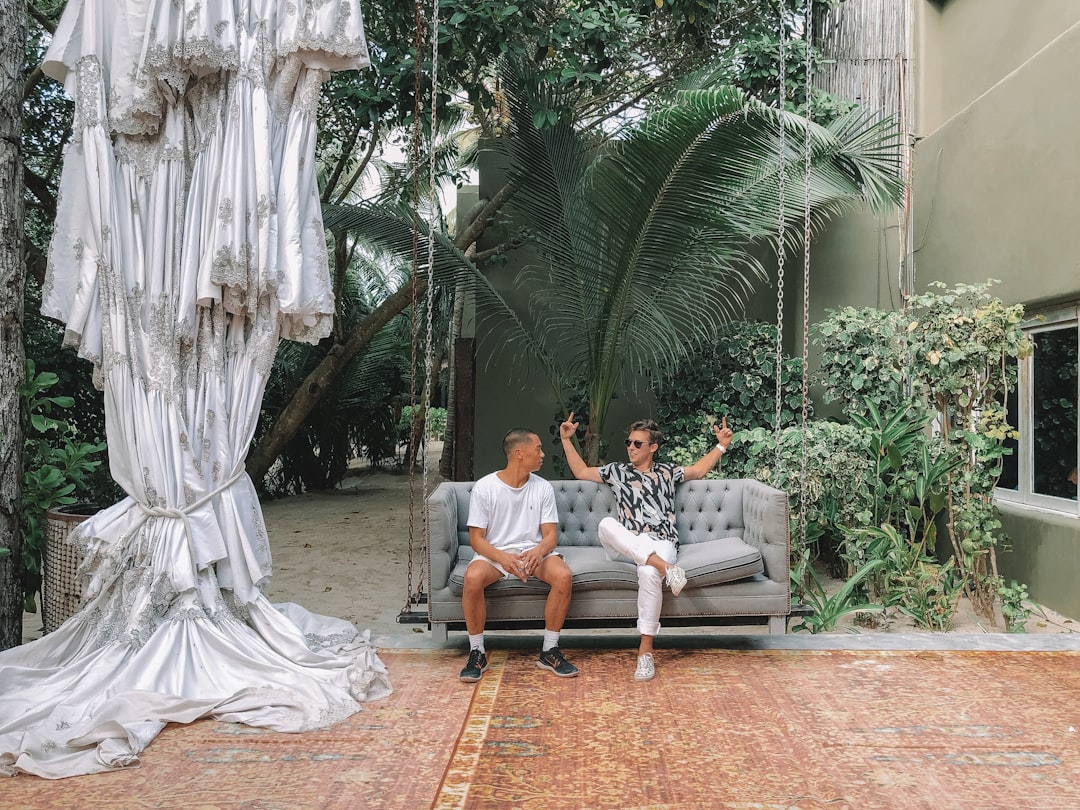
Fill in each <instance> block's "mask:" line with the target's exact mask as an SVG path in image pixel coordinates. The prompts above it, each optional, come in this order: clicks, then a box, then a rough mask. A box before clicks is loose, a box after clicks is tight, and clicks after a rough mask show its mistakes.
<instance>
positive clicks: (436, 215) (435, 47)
mask: <svg viewBox="0 0 1080 810" xmlns="http://www.w3.org/2000/svg"><path fill="white" fill-rule="evenodd" d="M438 87H439V0H432V3H431V142H430V143H429V144H428V153H429V154H428V188H429V191H430V194H431V203H432V204H431V210H432V220H433V221H432V223H431V225H430V227H429V230H428V253H427V354H426V355H425V358H424V385H425V393H424V407H425V408H427V409H430V407H431V395H432V390H431V388H432V386H431V378H432V371H433V369H432V367H433V366H434V365H435V339H434V334H435V330H434V309H435V227H436V225H437V224H439V222H438V220H439V219H441V215H442V209H441V206H440V205H439V190H438V188H436V185H435V183H436V170H435V167H436V160H435V132H436V127H435V124H436V112H437V109H438V93H437V90H438ZM420 449H421V451H422V452H423V454H424V466H423V470H424V476H423V482H424V484H423V488H422V492H423V500H422V504H423V514H422V518H423V524H424V548H430V547H431V526H430V524H429V523H428V519H427V498H428V453H427V413H425V415H424V431H423V435H422V436H421V437H420ZM420 566H421V567H420V572H421V573H420V576H419V579H421V580H424V579H426V581H427V592H428V594H430V593H431V571H430V570H427V576H426V577H425V576H424V571H425V569H427V568H428V566H427V558H426V557H424V558H421V561H420ZM429 610H430V602H429Z"/></svg>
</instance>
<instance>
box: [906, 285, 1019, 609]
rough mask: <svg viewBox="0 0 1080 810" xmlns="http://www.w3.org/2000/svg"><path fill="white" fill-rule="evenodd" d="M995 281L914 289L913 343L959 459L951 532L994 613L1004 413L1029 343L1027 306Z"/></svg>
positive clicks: (916, 370) (978, 596) (1006, 435)
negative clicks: (1006, 296)
mask: <svg viewBox="0 0 1080 810" xmlns="http://www.w3.org/2000/svg"><path fill="white" fill-rule="evenodd" d="M995 283H997V282H995V281H993V280H991V281H989V282H987V283H985V284H974V285H968V284H960V285H957V286H955V287H954V288H952V289H948V288H946V287H945V285H944V284H941V283H939V282H934V283H932V284H931V285H930V286H932V287H937V288H940V289H941V290H943V291H942V292H928V293H925V294H923V295H916V296H912V298H911V299H910V307H911V309H910V311H911V313H912V315H911V321H910V323H909V324H908V344H909V347H910V350H911V353H912V357H913V358H914V359H915V362H913V364H912V375H913V379H914V381H915V384H916V385H917V386H919V387H920V388H921V390H923V391H925V392H926V394H927V396H928V397H929V399H930V402H931V403H932V404H933V407H934V408H935V409H936V411H937V413H938V417H939V418H938V421H937V424H938V425H939V426H940V429H941V432H942V439H943V441H944V443H945V446H946V448H947V451H948V452H949V453H950V454H952V455H953V457H954V458H955V459H956V461H957V463H956V465H955V467H954V468H953V469H952V470H951V472H950V474H949V487H948V490H947V499H948V512H947V514H948V521H947V527H948V531H949V539H950V542H951V544H952V549H953V555H954V557H955V558H956V561H957V568H958V570H959V572H960V573H961V575H962V576H963V577H964V578H965V579H966V580H967V587H968V592H969V594H970V597H971V600H972V605H973V607H974V608H975V610H976V612H978V613H979V614H980V615H982V616H984V617H992V616H993V607H994V602H995V601H996V599H997V598H998V587H999V586H1000V584H1001V583H1000V579H999V577H998V575H997V554H996V547H997V546H998V545H999V544H1000V543H1002V542H1003V541H1004V534H1003V532H1002V530H1001V520H1000V519H999V517H998V514H997V510H996V508H995V507H994V504H993V492H994V486H995V485H996V483H997V480H998V477H999V476H1000V474H1001V465H1002V458H1003V457H1004V456H1005V455H1006V454H1007V453H1008V452H1009V450H1008V449H1007V447H1006V441H1007V440H1008V439H1015V438H1018V434H1017V433H1016V431H1015V430H1013V429H1012V428H1011V427H1010V426H1009V424H1008V421H1007V419H1006V413H1005V408H1004V406H1003V405H1002V404H1001V403H1003V402H1004V401H1005V399H1006V395H1007V393H1008V391H1009V389H1010V388H1012V387H1013V386H1014V385H1015V382H1016V381H1015V379H1014V375H1015V373H1016V371H1015V364H1013V363H1010V362H1008V361H1009V360H1010V359H1013V358H1019V357H1026V356H1027V355H1028V354H1030V353H1031V343H1030V341H1029V340H1028V338H1027V336H1026V334H1025V333H1024V331H1023V330H1022V329H1021V328H1020V322H1021V321H1022V320H1023V307H1022V306H1020V305H1014V306H1006V305H1005V304H1004V303H1003V302H1002V301H1001V300H1000V299H998V298H995V297H993V296H991V295H990V294H989V293H988V288H989V287H990V286H991V285H992V284H995Z"/></svg>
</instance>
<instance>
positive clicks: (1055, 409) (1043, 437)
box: [997, 306, 1080, 515]
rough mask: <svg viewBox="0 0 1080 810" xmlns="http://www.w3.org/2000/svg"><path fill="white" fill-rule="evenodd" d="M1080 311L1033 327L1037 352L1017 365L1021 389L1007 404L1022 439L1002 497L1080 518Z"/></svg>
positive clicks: (1009, 459)
mask: <svg viewBox="0 0 1080 810" xmlns="http://www.w3.org/2000/svg"><path fill="white" fill-rule="evenodd" d="M1077 309H1078V308H1077V307H1075V306H1074V307H1070V308H1068V309H1067V310H1059V311H1057V312H1054V313H1047V314H1044V315H1042V316H1040V318H1039V319H1038V320H1037V321H1033V322H1032V323H1031V324H1030V325H1029V327H1028V334H1029V336H1030V337H1031V341H1032V345H1033V347H1034V351H1033V353H1032V355H1031V357H1027V358H1024V359H1023V360H1021V361H1019V362H1018V363H1017V361H1012V362H1013V363H1016V364H1017V365H1016V371H1017V375H1016V379H1017V384H1016V390H1014V391H1010V392H1009V394H1008V396H1007V397H1006V399H1005V407H1006V410H1007V412H1008V419H1009V424H1010V425H1012V426H1013V428H1015V429H1016V431H1017V432H1018V433H1019V434H1020V438H1019V440H1017V441H1010V442H1008V443H1007V446H1008V447H1009V448H1010V449H1012V451H1013V452H1012V455H1009V456H1006V457H1005V458H1004V459H1003V463H1002V468H1001V477H1000V479H999V480H998V488H997V496H998V497H999V498H1001V499H1002V500H1009V501H1018V502H1021V503H1027V504H1031V505H1033V506H1038V507H1041V508H1045V509H1052V510H1054V511H1061V512H1066V513H1069V514H1073V515H1080V510H1078V508H1077V503H1078V502H1077V484H1076V466H1077V461H1078V458H1080V414H1078V409H1077V400H1078V398H1080V373H1078V372H1080V327H1078V318H1077Z"/></svg>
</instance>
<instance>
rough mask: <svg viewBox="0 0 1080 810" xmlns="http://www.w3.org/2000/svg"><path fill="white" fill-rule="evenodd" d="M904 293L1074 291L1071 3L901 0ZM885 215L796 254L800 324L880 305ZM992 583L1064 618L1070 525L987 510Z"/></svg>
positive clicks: (833, 231)
mask: <svg viewBox="0 0 1080 810" xmlns="http://www.w3.org/2000/svg"><path fill="white" fill-rule="evenodd" d="M915 6H916V16H915V30H914V39H915V44H914V53H913V61H912V76H911V81H912V82H913V87H914V88H915V98H914V120H915V122H916V123H915V126H914V130H915V131H914V133H913V135H914V154H913V158H912V189H911V194H912V227H911V234H910V237H911V238H910V246H911V249H912V251H913V256H914V262H913V267H914V275H913V284H914V289H916V290H919V291H921V290H924V289H926V285H927V283H928V282H930V281H943V282H945V283H946V284H950V285H951V284H955V283H959V282H964V283H973V282H982V281H986V280H987V279H989V278H994V279H999V280H1000V281H1001V282H1002V283H1001V284H1000V285H999V286H997V287H996V288H995V292H996V294H997V295H999V296H1000V297H1001V298H1003V299H1004V300H1005V301H1007V302H1009V303H1023V304H1024V305H1025V307H1027V308H1028V310H1029V311H1035V310H1037V309H1038V308H1039V307H1040V306H1042V305H1044V304H1048V303H1050V302H1056V301H1075V300H1077V299H1078V298H1080V225H1078V223H1080V194H1078V191H1077V189H1078V188H1080V137H1078V135H1077V133H1078V132H1080V105H1077V104H1076V102H1075V97H1076V92H1075V89H1074V88H1075V86H1076V76H1077V75H1078V73H1080V2H1076V0H947V1H946V2H929V0H915ZM897 233H898V228H897V223H896V221H895V220H894V221H892V222H889V221H888V220H878V219H876V218H874V217H873V216H870V215H868V214H858V215H853V216H849V217H847V218H845V219H844V220H843V221H842V222H840V223H837V224H836V225H835V226H833V227H831V228H830V229H829V231H828V233H827V234H824V235H823V236H822V238H820V239H819V240H817V242H816V243H815V244H814V248H813V251H812V257H813V262H812V274H813V279H814V282H813V284H812V287H811V311H812V313H814V314H813V315H812V320H816V318H817V317H819V313H821V312H822V311H823V310H824V309H827V308H830V307H839V306H845V305H851V306H877V307H895V306H896V305H897V302H898V294H899V288H900V287H899V282H898V280H897V266H898V262H899V248H898V239H897ZM1002 511H1003V513H1004V515H1003V522H1004V524H1005V529H1006V531H1007V532H1008V534H1009V536H1010V538H1011V543H1012V550H1010V551H1005V552H1003V553H1002V554H1001V555H1000V559H999V564H1000V568H1001V573H1002V574H1003V575H1004V576H1005V578H1006V580H1009V579H1013V578H1015V579H1016V580H1017V581H1020V582H1026V583H1027V584H1028V586H1029V591H1030V593H1031V596H1032V598H1033V599H1035V600H1036V601H1038V602H1041V603H1043V604H1045V605H1047V606H1048V607H1051V608H1053V609H1055V610H1058V611H1060V612H1062V613H1064V614H1066V615H1068V616H1073V617H1080V588H1077V587H1076V585H1075V583H1076V582H1077V581H1078V580H1080V521H1078V520H1077V519H1076V518H1069V517H1061V516H1057V515H1053V514H1050V513H1047V512H1043V511H1037V510H1033V509H1025V508H1022V507H1015V506H1011V505H1009V506H1003V507H1002Z"/></svg>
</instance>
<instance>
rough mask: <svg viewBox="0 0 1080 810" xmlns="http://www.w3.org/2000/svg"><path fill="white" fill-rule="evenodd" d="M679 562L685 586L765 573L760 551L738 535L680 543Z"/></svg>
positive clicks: (728, 580)
mask: <svg viewBox="0 0 1080 810" xmlns="http://www.w3.org/2000/svg"><path fill="white" fill-rule="evenodd" d="M678 563H679V565H680V566H681V567H682V569H683V570H684V571H685V572H686V587H687V588H704V587H705V586H707V585H719V584H720V583H722V582H734V581H735V580H737V579H745V578H746V577H752V576H754V575H755V574H763V573H765V563H764V561H762V559H761V552H760V551H758V550H757V549H756V548H754V547H753V546H751V545H750V544H748V543H745V542H743V541H742V540H741V539H740V538H738V537H721V538H719V539H717V540H706V541H705V542H704V543H683V544H682V545H681V546H679V559H678Z"/></svg>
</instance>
